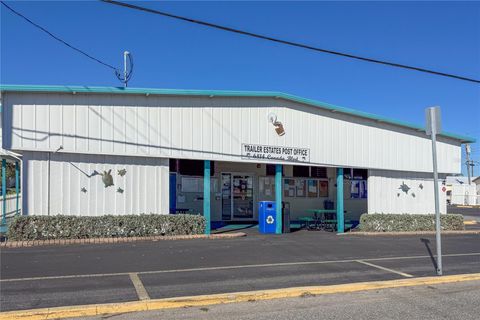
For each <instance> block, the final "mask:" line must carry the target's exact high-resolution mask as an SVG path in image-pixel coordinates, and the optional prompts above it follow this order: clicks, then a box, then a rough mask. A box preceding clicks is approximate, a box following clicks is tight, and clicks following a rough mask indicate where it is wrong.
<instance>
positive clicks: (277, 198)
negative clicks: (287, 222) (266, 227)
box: [275, 164, 282, 234]
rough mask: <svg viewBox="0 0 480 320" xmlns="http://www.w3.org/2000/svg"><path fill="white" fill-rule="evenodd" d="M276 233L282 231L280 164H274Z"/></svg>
mask: <svg viewBox="0 0 480 320" xmlns="http://www.w3.org/2000/svg"><path fill="white" fill-rule="evenodd" d="M275 206H276V212H275V213H276V215H275V216H276V219H275V220H276V222H277V225H276V229H275V233H276V234H281V233H282V165H281V164H277V165H275Z"/></svg>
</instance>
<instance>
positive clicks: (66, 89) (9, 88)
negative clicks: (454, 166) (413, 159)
mask: <svg viewBox="0 0 480 320" xmlns="http://www.w3.org/2000/svg"><path fill="white" fill-rule="evenodd" d="M0 91H4V92H60V93H62V92H63V93H107V94H108V93H110V94H145V95H150V94H151V95H174V96H175V95H176V96H220V97H268V98H281V99H284V100H288V101H293V102H298V103H303V104H308V105H311V106H314V107H318V108H322V109H325V110H329V111H334V112H339V113H343V114H348V115H352V116H356V117H360V118H364V119H369V120H374V121H378V122H384V123H388V124H392V125H395V126H400V127H405V128H409V129H413V130H417V131H425V128H424V127H422V126H418V125H415V124H411V123H408V122H404V121H398V120H393V119H389V118H385V117H382V116H379V115H376V114H372V113H368V112H362V111H358V110H354V109H350V108H345V107H340V106H336V105H333V104H329V103H325V102H321V101H317V100H312V99H306V98H302V97H298V96H295V95H291V94H286V93H282V92H274V91H229V90H228V91H227V90H225V91H221V90H182V89H150V88H123V87H89V86H41V85H0ZM439 135H441V136H443V137H447V138H451V139H455V140H460V141H461V142H462V143H475V142H476V139H475V138H473V137H469V136H463V135H458V134H454V133H449V132H442V133H441V134H439Z"/></svg>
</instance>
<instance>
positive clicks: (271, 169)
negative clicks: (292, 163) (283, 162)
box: [265, 164, 284, 176]
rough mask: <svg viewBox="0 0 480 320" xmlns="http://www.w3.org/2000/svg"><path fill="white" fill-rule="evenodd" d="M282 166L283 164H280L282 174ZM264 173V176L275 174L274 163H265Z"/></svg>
mask: <svg viewBox="0 0 480 320" xmlns="http://www.w3.org/2000/svg"><path fill="white" fill-rule="evenodd" d="M283 168H284V166H282V176H283V175H284V174H283ZM265 175H266V176H274V175H275V165H274V164H267V165H266V172H265Z"/></svg>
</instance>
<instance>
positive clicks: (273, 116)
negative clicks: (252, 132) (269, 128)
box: [268, 112, 277, 123]
mask: <svg viewBox="0 0 480 320" xmlns="http://www.w3.org/2000/svg"><path fill="white" fill-rule="evenodd" d="M268 121H269V122H270V123H275V122H277V115H276V114H275V113H273V112H271V113H269V114H268Z"/></svg>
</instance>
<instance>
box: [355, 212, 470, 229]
mask: <svg viewBox="0 0 480 320" xmlns="http://www.w3.org/2000/svg"><path fill="white" fill-rule="evenodd" d="M440 219H441V221H440V222H441V223H440V224H441V227H442V230H464V229H465V225H464V224H463V216H462V215H461V214H442V215H441V218H440ZM360 230H362V231H365V232H387V231H434V230H435V215H434V214H388V213H373V214H367V213H364V214H362V215H361V216H360Z"/></svg>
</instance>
